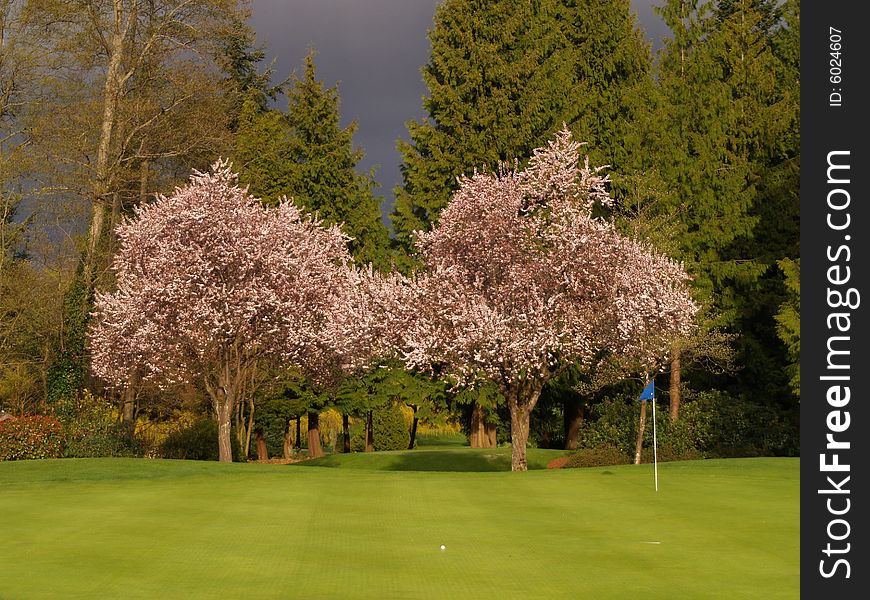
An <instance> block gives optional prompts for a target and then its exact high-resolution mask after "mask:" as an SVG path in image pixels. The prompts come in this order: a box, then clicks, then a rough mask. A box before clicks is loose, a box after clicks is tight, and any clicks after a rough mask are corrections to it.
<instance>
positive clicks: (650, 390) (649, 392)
mask: <svg viewBox="0 0 870 600" xmlns="http://www.w3.org/2000/svg"><path fill="white" fill-rule="evenodd" d="M655 395H656V380H655V377H653V378H652V379H650V380H649V383H648V384H646V387H645V388H643V391H642V392H641V393H640V397H639V398H638V400H652V399H653V398H655Z"/></svg>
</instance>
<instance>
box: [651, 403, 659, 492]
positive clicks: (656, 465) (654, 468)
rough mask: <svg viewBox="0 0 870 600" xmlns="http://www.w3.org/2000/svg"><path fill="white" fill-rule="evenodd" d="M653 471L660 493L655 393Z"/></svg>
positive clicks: (657, 489)
mask: <svg viewBox="0 0 870 600" xmlns="http://www.w3.org/2000/svg"><path fill="white" fill-rule="evenodd" d="M652 401H653V470H654V471H655V474H656V491H659V461H658V456H656V454H657V452H656V395H655V393H653V399H652Z"/></svg>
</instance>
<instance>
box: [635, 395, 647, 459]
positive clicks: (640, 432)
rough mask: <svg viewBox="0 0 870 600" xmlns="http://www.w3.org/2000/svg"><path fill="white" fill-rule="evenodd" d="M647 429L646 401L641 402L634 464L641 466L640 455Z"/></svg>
mask: <svg viewBox="0 0 870 600" xmlns="http://www.w3.org/2000/svg"><path fill="white" fill-rule="evenodd" d="M644 429H646V400H641V401H640V424H639V425H638V428H637V444H636V445H635V447H634V464H636V465H639V464H640V455H641V451H642V450H643V432H644Z"/></svg>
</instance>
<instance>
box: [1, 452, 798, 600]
mask: <svg viewBox="0 0 870 600" xmlns="http://www.w3.org/2000/svg"><path fill="white" fill-rule="evenodd" d="M469 450H470V449H469ZM413 452H419V451H411V452H409V453H407V454H413ZM428 452H436V451H428ZM444 452H445V454H444V455H443V461H444V464H445V469H444V470H442V471H441V472H438V471H435V470H433V469H432V468H429V470H400V469H401V467H402V465H401V462H399V463H397V462H396V461H395V460H393V461H391V462H390V461H388V462H389V464H392V465H393V467H383V466H378V465H376V464H375V465H373V468H369V469H366V468H361V466H362V465H361V463H360V461H362V460H364V457H363V458H361V457H360V456H359V455H350V456H348V457H346V458H345V460H347V461H354V466H353V468H341V467H342V464H341V459H340V458H332V459H330V460H331V461H333V463H334V464H333V465H332V466H331V467H330V468H325V467H316V466H311V467H305V468H303V467H300V466H297V465H289V466H287V465H258V464H218V463H196V462H188V461H160V460H140V459H87V460H72V459H67V460H46V461H22V462H11V463H0V598H3V599H6V598H9V599H16V600H17V599H28V598H64V599H67V598H87V599H93V598H125V599H126V598H184V599H197V598H242V597H245V596H247V597H250V598H258V599H259V598H303V599H315V598H330V599H332V598H336V599H339V598H341V599H343V598H397V599H400V598H401V599H405V598H474V599H478V598H493V599H502V598H545V599H550V598H591V599H599V598H630V597H638V598H643V599H645V600H646V599H651V598H668V599H673V598H728V599H730V600H733V599H736V598H764V599H772V598H797V597H798V596H799V588H798V583H799V581H798V580H799V577H798V576H799V548H800V546H799V535H800V528H799V501H798V491H799V465H800V463H799V460H798V459H771V458H759V459H733V460H708V461H697V462H680V463H666V464H661V465H659V484H660V489H659V491H658V492H656V491H655V490H654V489H653V470H652V466H651V465H641V466H630V465H626V466H619V467H609V468H595V469H562V470H537V471H529V472H526V473H510V472H501V471H489V470H488V469H482V470H478V471H466V472H463V471H449V470H448V469H447V467H449V466H450V465H451V464H455V462H456V456H455V455H454V456H453V459H451V458H450V456H451V454H450V453H451V452H463V450H458V449H454V450H449V451H444ZM370 460H373V461H375V462H377V461H383V460H384V456H383V455H381V456H378V457H375V458H371V459H370ZM414 460H420V459H416V458H406V459H405V461H406V467H408V468H412V467H413V461H414ZM432 461H436V462H437V457H435V456H434V455H433V456H427V457H426V459H425V460H424V463H425V464H426V465H430V467H431V465H432V464H433V463H432ZM471 462H472V464H476V463H480V461H476V459H475V460H473V461H471ZM397 464H398V465H399V466H396V465H397ZM480 464H490V463H489V462H485V463H480ZM347 466H349V467H350V466H351V465H350V462H349V463H348V465H347ZM442 545H444V546H445V549H444V550H442V549H441V546H442Z"/></svg>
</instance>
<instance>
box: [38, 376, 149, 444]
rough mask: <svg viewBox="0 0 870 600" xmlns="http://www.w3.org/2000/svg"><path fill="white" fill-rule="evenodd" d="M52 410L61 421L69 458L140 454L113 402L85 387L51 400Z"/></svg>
mask: <svg viewBox="0 0 870 600" xmlns="http://www.w3.org/2000/svg"><path fill="white" fill-rule="evenodd" d="M53 408H54V414H55V416H56V417H57V419H58V421H60V422H61V423H62V424H63V428H64V434H65V436H66V444H65V450H64V456H65V457H68V458H97V457H104V456H141V455H142V448H141V446H140V444H139V443H137V442H136V440H135V439H134V437H133V435H132V432H131V431H130V430H129V429H128V428H127V427H125V426H124V424H123V423H121V422H120V421H119V418H118V413H117V411H116V410H115V407H114V406H112V404H111V403H110V402H109V401H108V400H106V399H104V398H100V397H98V396H94V395H92V394H91V393H90V392H89V391H87V390H84V391H82V392H80V393H78V394H76V395H74V396H72V397H63V398H60V399H58V400H57V401H56V402H55V403H54V406H53Z"/></svg>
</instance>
